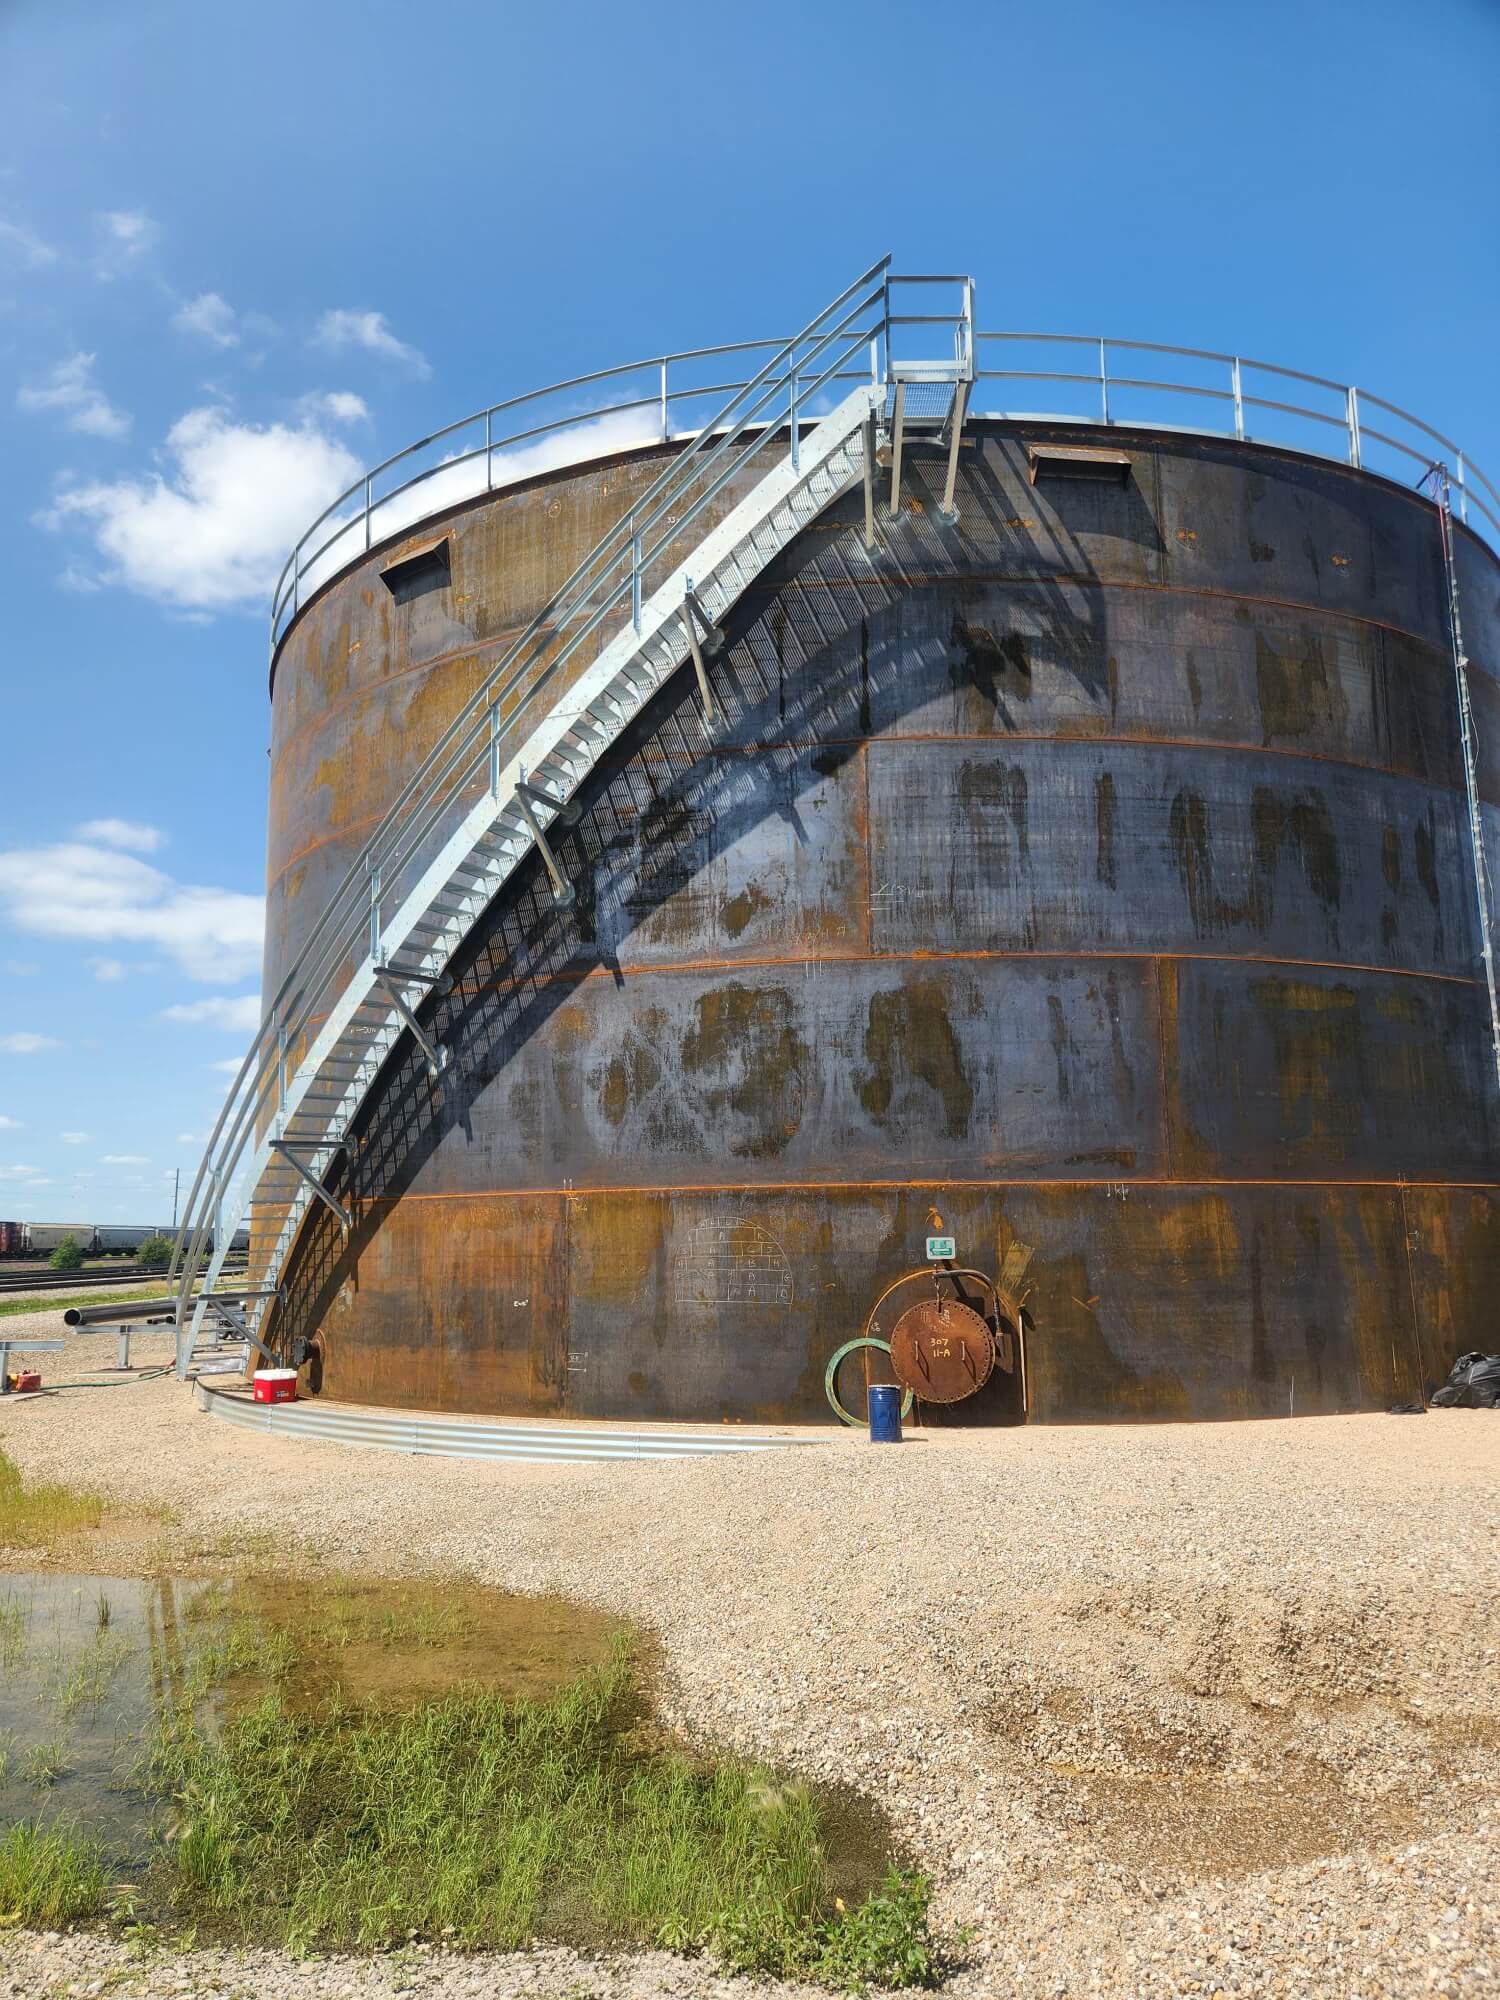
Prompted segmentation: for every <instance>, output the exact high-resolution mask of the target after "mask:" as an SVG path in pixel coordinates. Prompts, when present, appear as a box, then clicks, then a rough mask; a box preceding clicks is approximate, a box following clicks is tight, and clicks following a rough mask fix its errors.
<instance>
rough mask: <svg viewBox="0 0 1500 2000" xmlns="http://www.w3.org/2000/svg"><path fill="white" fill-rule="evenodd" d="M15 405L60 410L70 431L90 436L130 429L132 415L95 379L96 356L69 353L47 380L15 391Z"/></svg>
mask: <svg viewBox="0 0 1500 2000" xmlns="http://www.w3.org/2000/svg"><path fill="white" fill-rule="evenodd" d="M16 407H17V408H18V409H22V410H60V411H61V412H62V419H63V422H64V423H65V424H66V426H67V427H68V429H69V430H70V431H82V432H83V433H84V434H85V435H86V436H88V437H104V438H122V437H124V436H125V435H126V433H127V432H128V431H129V429H130V418H129V417H128V416H127V415H126V414H125V412H124V411H123V410H117V409H116V408H115V406H114V404H113V403H112V402H111V401H110V400H109V398H108V396H106V395H105V393H104V391H103V390H102V389H101V388H100V387H99V385H98V383H97V382H96V381H95V380H94V356H93V355H92V354H74V355H70V356H69V358H68V359H67V360H66V361H59V362H58V364H57V366H56V367H55V368H54V369H53V371H52V373H51V374H50V375H49V376H48V377H47V379H46V381H45V382H44V383H42V384H41V385H40V386H39V387H36V386H32V387H26V388H22V389H18V390H17V391H16Z"/></svg>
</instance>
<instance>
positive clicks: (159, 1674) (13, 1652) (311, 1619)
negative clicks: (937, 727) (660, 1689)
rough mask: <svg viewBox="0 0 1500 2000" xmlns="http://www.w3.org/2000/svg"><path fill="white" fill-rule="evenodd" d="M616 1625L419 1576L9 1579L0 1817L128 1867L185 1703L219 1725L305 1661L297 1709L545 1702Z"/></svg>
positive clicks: (293, 1681) (1, 1594)
mask: <svg viewBox="0 0 1500 2000" xmlns="http://www.w3.org/2000/svg"><path fill="white" fill-rule="evenodd" d="M621 1629H622V1628H621V1626H620V1623H619V1621H618V1620H616V1619H612V1618H609V1617H607V1616H606V1615H605V1614H604V1613H602V1612H599V1611H595V1610H593V1609H591V1608H590V1607H588V1606H586V1605H577V1604H570V1603H567V1602H562V1601H559V1600H556V1599H546V1598H541V1599H530V1598H517V1597H508V1596H505V1595H503V1594H502V1593H500V1592H498V1591H484V1590H477V1589H476V1590H462V1589H460V1590H452V1589H448V1590H445V1589H442V1588H439V1587H437V1586H431V1585H422V1584H401V1583H396V1584H386V1583H370V1582H365V1581H363V1580H338V1581H335V1582H333V1583H330V1584H322V1583H318V1582H316V1581H307V1580H303V1579H294V1578H270V1577H250V1578H247V1579H244V1580H243V1581H239V1582H236V1583H233V1584H230V1585H228V1586H226V1585H222V1584H203V1583H193V1582H184V1581H182V1580H180V1579H177V1578H173V1577H162V1578H158V1579H155V1580H152V1581H142V1580H141V1579H139V1578H133V1577H113V1576H76V1575H59V1574H57V1573H55V1572H35V1573H21V1574H13V1575H4V1576H0V1827H4V1826H9V1825H11V1824H13V1823H14V1822H15V1821H17V1820H21V1819H41V1820H43V1821H48V1822H50V1821H52V1820H54V1819H58V1818H62V1817H71V1818H73V1819H75V1820H76V1821H78V1822H79V1823H80V1824H81V1825H82V1826H83V1827H84V1828H85V1829H86V1830H87V1832H88V1833H89V1834H90V1835H91V1836H92V1837H93V1838H94V1839H96V1840H98V1841H100V1842H101V1843H102V1844H103V1846H104V1847H105V1848H106V1850H107V1851H108V1852H109V1853H110V1855H111V1856H112V1857H115V1858H116V1859H117V1861H118V1863H119V1864H120V1865H122V1866H123V1867H124V1869H125V1871H126V1872H127V1873H128V1872H129V1870H130V1867H131V1865H132V1864H133V1863H143V1862H144V1861H145V1860H146V1858H147V1855H148V1850H149V1844H150V1839H149V1836H150V1824H151V1814H152V1803H153V1802H152V1801H151V1799H150V1798H148V1796H147V1795H146V1794H145V1792H143V1791H142V1789H141V1787H140V1784H139V1782H138V1766H139V1763H140V1759H141V1757H142V1754H143V1753H144V1752H145V1751H146V1750H147V1749H148V1748H149V1747H150V1745H151V1743H152V1741H153V1740H154V1739H155V1736H156V1734H157V1731H158V1729H159V1727H160V1724H161V1722H162V1720H163V1718H164V1717H165V1716H166V1715H167V1714H168V1713H170V1712H172V1711H174V1710H178V1709H180V1708H181V1707H182V1706H183V1705H184V1704H188V1705H192V1706H194V1707H195V1708H196V1710H197V1712H198V1715H199V1719H200V1721H201V1722H204V1723H206V1724H207V1725H208V1726H209V1727H210V1728H212V1727H213V1726H214V1725H215V1724H216V1723H217V1722H218V1721H219V1720H220V1719H221V1718H222V1717H223V1716H224V1715H226V1714H229V1713H232V1712H234V1710H235V1709H237V1708H239V1707H241V1706H244V1705H246V1704H248V1703H250V1702H252V1701H256V1700H259V1698H260V1697H261V1696H262V1695H263V1694H264V1693H265V1691H266V1686H267V1680H268V1669H270V1668H273V1667H274V1666H276V1665H278V1664H279V1665H281V1666H282V1667H283V1668H286V1667H287V1663H288V1662H289V1661H292V1660H294V1661H295V1664H294V1665H292V1666H291V1667H290V1669H289V1671H288V1672H287V1673H286V1675H285V1678H284V1679H282V1681H281V1683H280V1685H281V1688H282V1692H283V1694H284V1696H285V1698H286V1699H287V1701H288V1705H289V1706H291V1707H292V1708H294V1709H295V1708H302V1707H308V1708H310V1707H314V1706H316V1705H317V1704H318V1703H319V1702H321V1701H323V1700H324V1699H326V1698H327V1697H328V1696H329V1695H331V1694H335V1693H337V1694H340V1695H343V1696H344V1697H345V1698H347V1699H348V1700H351V1701H356V1702H361V1703H368V1704H371V1705H376V1706H380V1707H389V1708H393V1709H398V1708H406V1707H411V1706H414V1705H415V1704H417V1703H419V1702H424V1701H433V1700H437V1699H439V1698H440V1697H441V1696H443V1695H444V1694H447V1693H449V1692H450V1691H452V1690H453V1689H454V1688H457V1687H464V1686H471V1687H472V1686H478V1687H485V1688H490V1689H493V1690H495V1691H497V1692H500V1693H503V1694H505V1695H507V1696H528V1697H536V1696H546V1695H549V1694H553V1693H555V1692H556V1691H557V1690H558V1689H559V1688H560V1687H562V1686H564V1685H565V1684H566V1683H567V1682H569V1681H571V1680H574V1679H576V1678H577V1677H578V1675H580V1674H582V1673H584V1672H586V1671H587V1670H588V1669H589V1668H591V1667H597V1666H601V1665H602V1664H603V1663H604V1662H605V1660H606V1659H607V1658H608V1657H609V1651H610V1645H611V1641H612V1640H613V1638H614V1636H615V1634H616V1633H618V1632H619V1631H620V1630H621ZM226 1668H227V1669H228V1670H227V1671H226ZM236 1668H238V1669H239V1670H236ZM210 1681H211V1682H212V1686H209V1685H207V1683H209V1682H210Z"/></svg>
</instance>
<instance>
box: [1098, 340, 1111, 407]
mask: <svg viewBox="0 0 1500 2000" xmlns="http://www.w3.org/2000/svg"><path fill="white" fill-rule="evenodd" d="M1099 404H1100V408H1101V409H1102V410H1103V412H1104V421H1105V423H1108V422H1109V368H1108V366H1107V364H1106V362H1105V357H1104V342H1103V341H1102V340H1101V341H1100V342H1099Z"/></svg>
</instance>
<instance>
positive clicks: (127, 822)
mask: <svg viewBox="0 0 1500 2000" xmlns="http://www.w3.org/2000/svg"><path fill="white" fill-rule="evenodd" d="M73 834H74V838H75V839H77V840H100V841H103V843H104V845H105V846H106V847H125V848H128V849H129V850H130V852H131V853H132V854H154V853H155V852H156V850H157V848H158V847H160V846H162V845H163V843H164V842H165V840H166V837H167V836H166V835H165V834H164V833H163V832H162V830H161V828H160V827H159V826H147V825H146V823H145V821H144V820H139V819H86V820H85V821H84V822H83V825H82V826H75V827H74V829H73Z"/></svg>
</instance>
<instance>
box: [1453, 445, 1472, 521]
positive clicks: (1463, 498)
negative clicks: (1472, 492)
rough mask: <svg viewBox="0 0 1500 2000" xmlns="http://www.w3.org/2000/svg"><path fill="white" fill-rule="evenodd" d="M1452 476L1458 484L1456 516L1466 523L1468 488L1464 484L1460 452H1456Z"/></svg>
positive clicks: (1462, 456) (1462, 457)
mask: <svg viewBox="0 0 1500 2000" xmlns="http://www.w3.org/2000/svg"><path fill="white" fill-rule="evenodd" d="M1454 476H1455V479H1456V482H1457V485H1458V518H1459V520H1460V521H1463V522H1465V523H1467V521H1468V518H1469V489H1468V487H1467V486H1465V484H1464V455H1463V453H1462V452H1459V454H1458V457H1457V462H1456V468H1455V475H1454Z"/></svg>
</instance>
